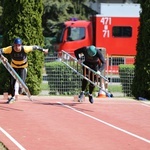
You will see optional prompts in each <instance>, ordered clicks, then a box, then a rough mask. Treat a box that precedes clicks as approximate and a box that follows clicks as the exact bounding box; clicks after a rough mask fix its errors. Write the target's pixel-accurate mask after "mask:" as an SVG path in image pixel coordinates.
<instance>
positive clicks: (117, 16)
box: [55, 4, 140, 65]
mask: <svg viewBox="0 0 150 150" xmlns="http://www.w3.org/2000/svg"><path fill="white" fill-rule="evenodd" d="M117 6H118V5H117ZM121 6H122V7H121ZM109 7H110V6H109ZM109 7H108V8H107V9H105V11H101V12H102V13H101V14H97V15H95V16H91V18H90V20H89V21H86V20H76V19H75V18H73V19H72V20H70V21H66V22H64V23H62V24H59V26H58V27H59V32H58V34H57V37H56V43H55V51H56V52H57V54H58V55H59V54H61V53H59V52H61V50H64V51H66V52H68V53H70V54H71V55H73V54H74V53H73V52H74V50H75V49H77V48H81V47H83V46H89V45H95V46H96V47H97V48H104V49H105V50H106V55H107V56H109V57H111V56H114V57H115V58H118V56H119V59H120V56H135V55H136V43H137V35H138V26H139V13H140V5H139V4H128V5H126V4H120V7H118V8H120V10H116V9H118V8H116V9H115V7H114V5H113V6H112V7H114V8H113V10H111V9H110V8H109ZM103 10H104V8H103ZM106 10H107V11H106ZM109 10H110V12H109ZM114 11H117V12H114ZM127 62H128V60H127V61H126V63H127ZM115 65H118V64H115Z"/></svg>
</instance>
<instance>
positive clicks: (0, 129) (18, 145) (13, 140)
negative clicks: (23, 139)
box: [0, 127, 26, 150]
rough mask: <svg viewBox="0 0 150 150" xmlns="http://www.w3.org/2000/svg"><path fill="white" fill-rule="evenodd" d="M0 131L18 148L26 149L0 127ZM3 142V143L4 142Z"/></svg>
mask: <svg viewBox="0 0 150 150" xmlns="http://www.w3.org/2000/svg"><path fill="white" fill-rule="evenodd" d="M0 131H2V133H3V134H4V135H5V136H7V137H8V138H9V139H10V140H11V141H12V142H13V143H14V144H15V145H16V146H17V147H18V148H19V149H20V150H26V149H25V148H24V147H22V146H21V145H20V144H19V143H18V142H17V141H16V140H15V139H14V138H13V137H12V136H11V135H10V134H8V133H7V132H6V131H5V130H4V129H3V128H1V127H0ZM4 144H5V143H4Z"/></svg>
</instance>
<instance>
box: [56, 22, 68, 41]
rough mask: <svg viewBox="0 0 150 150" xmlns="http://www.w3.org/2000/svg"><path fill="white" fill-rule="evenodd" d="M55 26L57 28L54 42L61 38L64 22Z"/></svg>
mask: <svg viewBox="0 0 150 150" xmlns="http://www.w3.org/2000/svg"><path fill="white" fill-rule="evenodd" d="M55 27H56V30H57V32H56V35H55V37H56V43H61V42H62V40H63V35H64V31H65V28H66V26H65V24H64V23H60V24H57V25H56V26H55Z"/></svg>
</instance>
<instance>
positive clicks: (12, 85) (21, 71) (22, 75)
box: [10, 68, 27, 97]
mask: <svg viewBox="0 0 150 150" xmlns="http://www.w3.org/2000/svg"><path fill="white" fill-rule="evenodd" d="M13 69H14V70H15V71H16V72H17V74H18V75H19V76H20V78H21V79H22V80H23V82H24V83H25V80H26V76H27V69H26V68H13ZM15 83H16V80H15V79H14V77H13V76H11V78H10V94H11V96H12V97H13V96H15Z"/></svg>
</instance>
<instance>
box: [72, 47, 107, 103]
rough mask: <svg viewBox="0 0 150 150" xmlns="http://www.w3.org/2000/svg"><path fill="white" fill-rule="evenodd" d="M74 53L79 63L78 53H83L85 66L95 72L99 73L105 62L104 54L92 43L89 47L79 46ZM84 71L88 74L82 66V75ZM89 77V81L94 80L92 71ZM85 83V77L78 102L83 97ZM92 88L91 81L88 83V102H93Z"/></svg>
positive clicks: (86, 82)
mask: <svg viewBox="0 0 150 150" xmlns="http://www.w3.org/2000/svg"><path fill="white" fill-rule="evenodd" d="M74 54H75V56H76V58H77V60H78V62H79V63H81V62H82V60H81V58H80V57H79V54H83V55H84V62H83V64H85V65H86V66H88V67H90V68H91V69H93V70H94V71H96V72H97V74H101V72H102V71H103V70H104V68H105V65H106V62H105V58H104V56H103V55H102V53H101V50H99V49H97V48H96V47H95V46H93V45H91V46H89V47H82V48H79V49H77V50H75V51H74ZM85 71H86V74H87V75H88V70H86V69H84V68H83V75H84V74H85ZM87 77H88V76H87ZM89 78H90V80H91V81H93V80H94V81H93V82H95V78H94V79H93V73H92V72H91V74H90V77H89ZM87 84H88V81H87V80H86V79H82V91H81V93H80V95H79V102H81V101H82V99H83V96H84V92H85V89H86V86H87ZM94 88H95V86H94V85H93V84H92V83H90V84H89V95H88V96H89V101H90V103H93V102H94V100H93V96H92V93H93V91H94Z"/></svg>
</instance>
